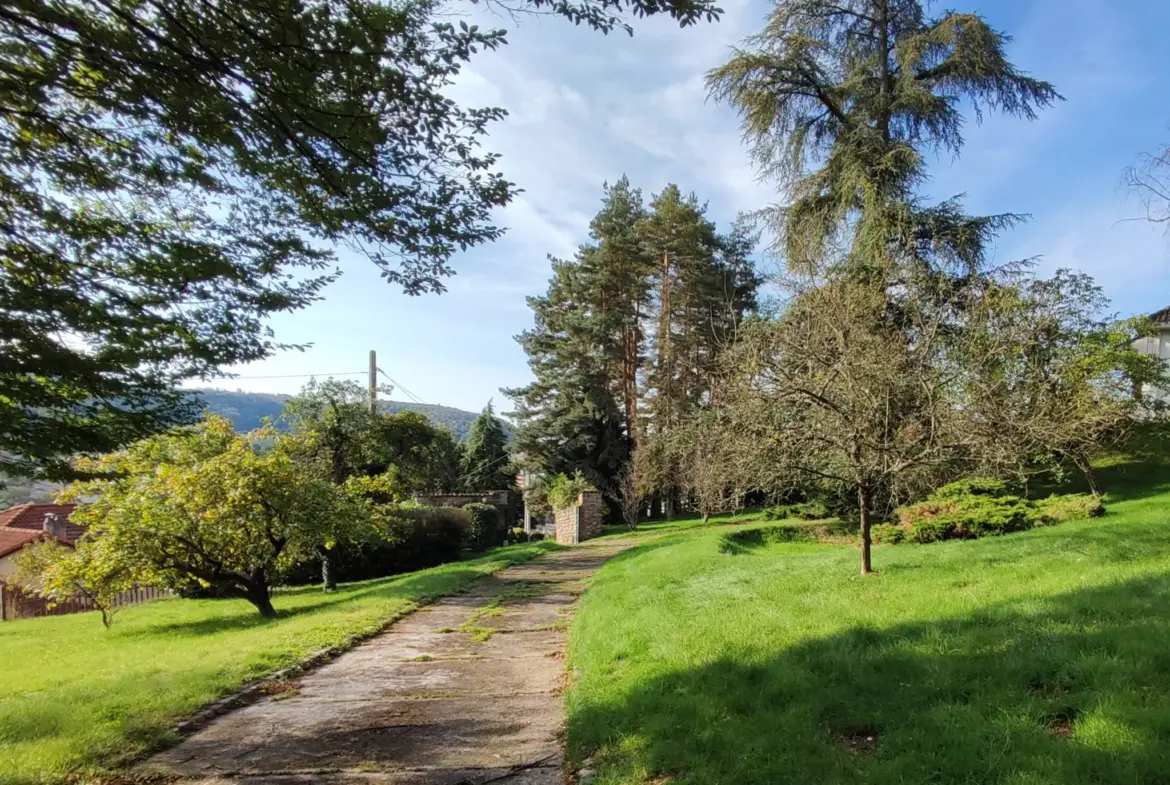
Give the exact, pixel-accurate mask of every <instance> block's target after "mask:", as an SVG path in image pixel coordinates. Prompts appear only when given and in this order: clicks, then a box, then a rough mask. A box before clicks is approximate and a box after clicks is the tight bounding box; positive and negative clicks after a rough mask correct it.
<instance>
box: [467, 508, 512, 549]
mask: <svg viewBox="0 0 1170 785" xmlns="http://www.w3.org/2000/svg"><path fill="white" fill-rule="evenodd" d="M463 510H464V512H466V513H467V515H468V517H469V519H470V525H469V528H468V530H467V543H468V545H470V546H471V549H472V550H473V551H483V550H487V549H488V548H492V547H494V546H496V545H499V544H500V543H502V542H503V541H504V534H505V531H504V529H503V528H502V527H501V526H500V518H499V514H498V513H497V512H496V508H495V507H493V506H492V505H490V504H481V503H479V502H475V503H472V504H465V505H463Z"/></svg>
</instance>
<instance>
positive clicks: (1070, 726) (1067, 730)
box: [1044, 706, 1081, 739]
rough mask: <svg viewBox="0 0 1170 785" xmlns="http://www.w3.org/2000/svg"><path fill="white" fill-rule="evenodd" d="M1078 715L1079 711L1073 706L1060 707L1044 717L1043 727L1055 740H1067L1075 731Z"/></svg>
mask: <svg viewBox="0 0 1170 785" xmlns="http://www.w3.org/2000/svg"><path fill="white" fill-rule="evenodd" d="M1080 714H1081V712H1080V709H1077V708H1076V707H1075V706H1062V707H1060V708H1059V709H1057V710H1055V711H1052V712H1049V713H1048V714H1046V715H1045V716H1044V726H1045V727H1046V728H1047V729H1048V732H1049V733H1050V734H1052V735H1053V736H1055V737H1056V738H1058V739H1067V738H1068V737H1069V736H1071V735H1072V733H1073V730H1075V729H1076V724H1077V717H1079V716H1080Z"/></svg>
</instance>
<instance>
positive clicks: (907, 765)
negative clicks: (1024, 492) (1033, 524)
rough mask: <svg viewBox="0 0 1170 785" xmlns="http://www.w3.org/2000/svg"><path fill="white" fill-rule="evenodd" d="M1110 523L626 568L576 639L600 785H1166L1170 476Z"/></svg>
mask: <svg viewBox="0 0 1170 785" xmlns="http://www.w3.org/2000/svg"><path fill="white" fill-rule="evenodd" d="M1103 480H1104V481H1105V483H1106V487H1107V488H1108V489H1110V490H1111V492H1112V498H1113V500H1114V502H1113V503H1112V504H1111V506H1110V509H1109V513H1108V514H1107V515H1106V517H1104V518H1101V519H1098V520H1093V521H1083V522H1075V523H1069V524H1065V525H1063V526H1058V527H1053V528H1046V529H1036V530H1033V531H1030V532H1024V533H1019V534H1012V535H1009V536H1005V537H1000V538H992V539H985V540H978V541H969V542H948V543H939V544H934V545H898V546H878V547H876V548H875V552H874V563H875V566H876V568H877V569H878V570H879V571H880V574H878V575H875V576H871V577H869V578H861V577H860V576H858V575H857V569H858V555H857V551H856V549H855V548H850V547H834V546H827V545H815V544H778V545H766V546H762V547H758V548H746V549H745V548H738V549H734V550H735V551H738V552H733V553H723V552H721V547H720V546H721V544H722V543H723V541H724V540H723V537H724V535H725V533H726V529H723V530H722V531H721V530H720V529H719V528H707V529H696V530H695V531H685V530H684V531H682V532H681V533H679V534H676V535H672V536H667V537H665V538H661V539H655V540H654V541H651V542H648V543H646V544H645V545H643V546H640V547H638V548H635V549H633V550H631V551H627V552H625V553H623V554H621V555H619V556H618V557H616V558H615V559H614V560H613V561H611V562H610V563H609V564H608V565H607V566H606V567H604V568H603V569H602V571H601V572H600V573H599V574H598V576H597V577H596V579H595V580H594V582H593V584H592V587H591V588H590V590H589V592H588V593H587V594H586V595H585V597H584V598H583V601H582V607H581V610H580V612H579V613H578V614H577V617H576V620H575V622H574V625H573V628H572V633H571V639H570V652H569V659H570V667H571V668H572V669H573V672H574V673H575V676H576V681H575V684H574V686H573V688H572V689H571V690H570V692H569V694H568V696H567V698H566V700H567V707H568V712H569V718H568V730H567V739H568V743H569V758H570V761H571V762H572V763H574V764H578V765H579V764H580V763H581V762H582V761H583V760H585V759H586V758H589V757H591V758H592V759H593V765H594V766H595V767H596V769H597V771H598V777H597V779H596V780H595V785H616V784H617V783H622V784H623V785H633V784H635V783H656V784H664V783H671V785H683V784H684V783H688V784H691V785H699V784H700V783H701V784H702V785H752V784H753V783H758V784H760V785H764V784H765V783H767V785H775V784H776V783H810V784H811V783H859V782H860V783H882V784H883V785H884V784H887V783H889V784H891V785H892V784H893V783H900V784H901V783H906V784H910V785H917V784H918V783H971V784H972V785H974V784H975V783H1004V785H1008V784H1009V783H1010V784H1011V785H1038V784H1039V783H1054V784H1055V783H1061V785H1080V784H1081V783H1085V784H1086V785H1087V784H1088V783H1135V784H1136V783H1151V784H1152V783H1167V782H1170V465H1167V464H1164V463H1163V464H1151V463H1145V464H1142V463H1126V462H1124V461H1118V462H1115V463H1114V465H1112V466H1111V467H1109V468H1108V469H1107V471H1106V472H1105V476H1104V477H1103Z"/></svg>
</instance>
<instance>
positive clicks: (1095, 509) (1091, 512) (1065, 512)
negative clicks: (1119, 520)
mask: <svg viewBox="0 0 1170 785" xmlns="http://www.w3.org/2000/svg"><path fill="white" fill-rule="evenodd" d="M1033 507H1034V509H1033V512H1032V520H1033V522H1034V523H1035V525H1037V526H1052V525H1054V524H1057V523H1064V522H1065V521H1080V520H1084V519H1085V518H1099V517H1101V516H1102V515H1104V514H1105V505H1104V504H1102V503H1101V500H1100V499H1099V498H1098V497H1096V496H1094V495H1092V494H1091V493H1065V494H1053V495H1052V496H1049V497H1048V498H1047V499H1039V500H1037V501H1036V502H1035V503H1034V504H1033Z"/></svg>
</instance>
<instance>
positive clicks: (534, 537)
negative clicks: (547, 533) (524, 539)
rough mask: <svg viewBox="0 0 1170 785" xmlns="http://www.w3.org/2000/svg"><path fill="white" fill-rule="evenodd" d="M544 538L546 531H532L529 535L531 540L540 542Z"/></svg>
mask: <svg viewBox="0 0 1170 785" xmlns="http://www.w3.org/2000/svg"><path fill="white" fill-rule="evenodd" d="M543 539H544V532H531V533H530V534H529V535H528V541H529V542H540V541H541V540H543Z"/></svg>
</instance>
